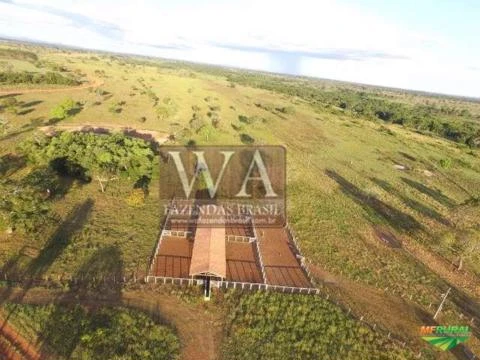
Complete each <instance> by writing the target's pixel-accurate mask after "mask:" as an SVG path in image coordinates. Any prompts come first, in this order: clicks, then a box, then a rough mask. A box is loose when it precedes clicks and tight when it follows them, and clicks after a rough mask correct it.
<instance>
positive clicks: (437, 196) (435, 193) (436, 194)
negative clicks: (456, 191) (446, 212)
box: [402, 177, 455, 207]
mask: <svg viewBox="0 0 480 360" xmlns="http://www.w3.org/2000/svg"><path fill="white" fill-rule="evenodd" d="M402 181H403V182H404V183H405V184H407V185H409V186H411V187H413V188H414V189H416V190H418V191H420V192H421V193H423V194H425V195H427V196H429V197H431V198H432V199H434V200H435V201H437V202H438V203H440V204H442V205H444V206H447V207H452V206H454V205H455V202H454V201H453V200H452V199H450V198H449V197H448V196H445V195H443V194H442V192H441V191H439V190H434V189H430V188H429V187H427V186H425V185H423V184H422V183H419V182H417V181H415V180H411V179H408V178H404V177H402Z"/></svg>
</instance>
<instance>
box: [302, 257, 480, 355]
mask: <svg viewBox="0 0 480 360" xmlns="http://www.w3.org/2000/svg"><path fill="white" fill-rule="evenodd" d="M310 270H311V271H312V274H313V275H314V276H315V278H317V279H319V280H321V281H323V283H324V284H325V285H326V286H327V287H328V288H329V289H330V290H331V291H332V292H333V293H334V294H335V297H336V298H337V299H339V300H340V302H341V303H342V304H343V305H344V306H346V307H349V308H351V310H352V312H353V313H354V314H357V315H358V316H364V317H365V319H367V321H368V322H369V323H370V324H373V323H375V324H377V325H381V326H382V327H383V328H385V329H388V331H390V332H391V333H392V334H396V335H398V336H401V337H402V338H403V339H408V340H409V341H411V342H412V343H415V345H416V347H417V349H420V348H423V347H424V346H425V343H424V342H423V340H421V338H420V336H417V335H416V334H418V331H419V329H420V326H424V325H426V324H434V323H435V321H434V320H433V318H432V315H431V314H430V313H428V312H426V311H425V310H423V309H422V308H421V307H420V306H418V305H416V304H414V303H413V302H411V301H408V299H404V298H402V297H399V296H395V295H390V294H387V293H385V292H384V291H383V290H380V289H377V288H375V287H374V286H369V285H366V284H363V283H359V282H354V281H351V280H348V279H346V278H344V277H342V276H339V275H335V274H331V273H329V272H327V271H325V270H323V269H321V268H320V267H318V266H315V265H310ZM468 346H469V347H470V348H471V349H472V350H477V349H479V346H480V342H479V340H478V339H476V338H474V337H472V338H471V339H470V340H469V345H468ZM461 348H462V347H459V348H458V349H455V351H454V352H453V354H454V356H455V357H456V358H457V359H467V357H466V356H465V354H464V353H463V352H462V350H461ZM450 355H451V353H449V352H447V353H445V354H443V353H442V354H441V353H439V355H438V359H439V360H441V359H451V357H450Z"/></svg>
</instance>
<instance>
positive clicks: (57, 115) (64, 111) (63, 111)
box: [50, 99, 80, 120]
mask: <svg viewBox="0 0 480 360" xmlns="http://www.w3.org/2000/svg"><path fill="white" fill-rule="evenodd" d="M79 108H80V106H79V104H78V103H77V102H75V101H74V100H73V99H65V100H64V101H62V102H61V103H60V104H58V105H57V106H55V107H54V108H53V109H52V110H51V111H50V115H51V116H52V117H53V118H54V119H59V120H63V119H65V118H66V117H68V116H70V115H72V114H73V113H74V112H75V110H76V109H79Z"/></svg>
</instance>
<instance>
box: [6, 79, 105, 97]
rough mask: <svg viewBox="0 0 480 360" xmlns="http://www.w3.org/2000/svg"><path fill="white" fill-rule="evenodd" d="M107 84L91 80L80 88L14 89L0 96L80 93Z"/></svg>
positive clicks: (7, 90) (99, 80) (79, 86)
mask: <svg viewBox="0 0 480 360" xmlns="http://www.w3.org/2000/svg"><path fill="white" fill-rule="evenodd" d="M104 83H105V82H104V81H103V80H101V79H91V80H89V81H88V82H87V83H85V84H82V85H78V86H69V87H61V88H54V89H45V88H25V89H22V88H12V89H0V95H10V94H35V93H47V94H50V93H56V92H66V91H79V90H84V89H89V88H93V87H98V86H102V85H103V84H104Z"/></svg>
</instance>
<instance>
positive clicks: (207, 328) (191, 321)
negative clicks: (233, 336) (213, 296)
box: [123, 291, 222, 360]
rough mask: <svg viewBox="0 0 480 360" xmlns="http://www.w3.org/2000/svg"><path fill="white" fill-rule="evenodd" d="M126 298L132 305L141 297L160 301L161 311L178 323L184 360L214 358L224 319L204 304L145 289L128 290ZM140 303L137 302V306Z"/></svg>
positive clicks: (155, 302) (125, 294) (143, 300)
mask: <svg viewBox="0 0 480 360" xmlns="http://www.w3.org/2000/svg"><path fill="white" fill-rule="evenodd" d="M123 299H124V300H130V301H129V302H128V303H129V304H130V305H132V304H135V301H138V299H142V302H147V303H150V304H152V305H155V304H158V305H159V310H160V314H161V315H162V316H163V317H165V318H166V319H167V320H168V321H169V322H171V323H172V324H174V325H175V327H176V328H177V330H178V334H179V335H180V338H181V341H182V344H183V348H182V359H183V360H199V359H202V360H215V359H217V354H218V347H219V344H220V340H221V336H222V326H221V319H220V317H219V316H218V315H213V314H211V313H209V312H207V311H205V309H204V308H203V306H201V305H188V304H185V303H183V302H181V301H180V300H179V299H178V298H177V297H174V296H167V295H162V296H158V295H157V296H152V294H149V293H145V292H139V291H138V292H126V293H124V294H123ZM136 307H138V306H136Z"/></svg>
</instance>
